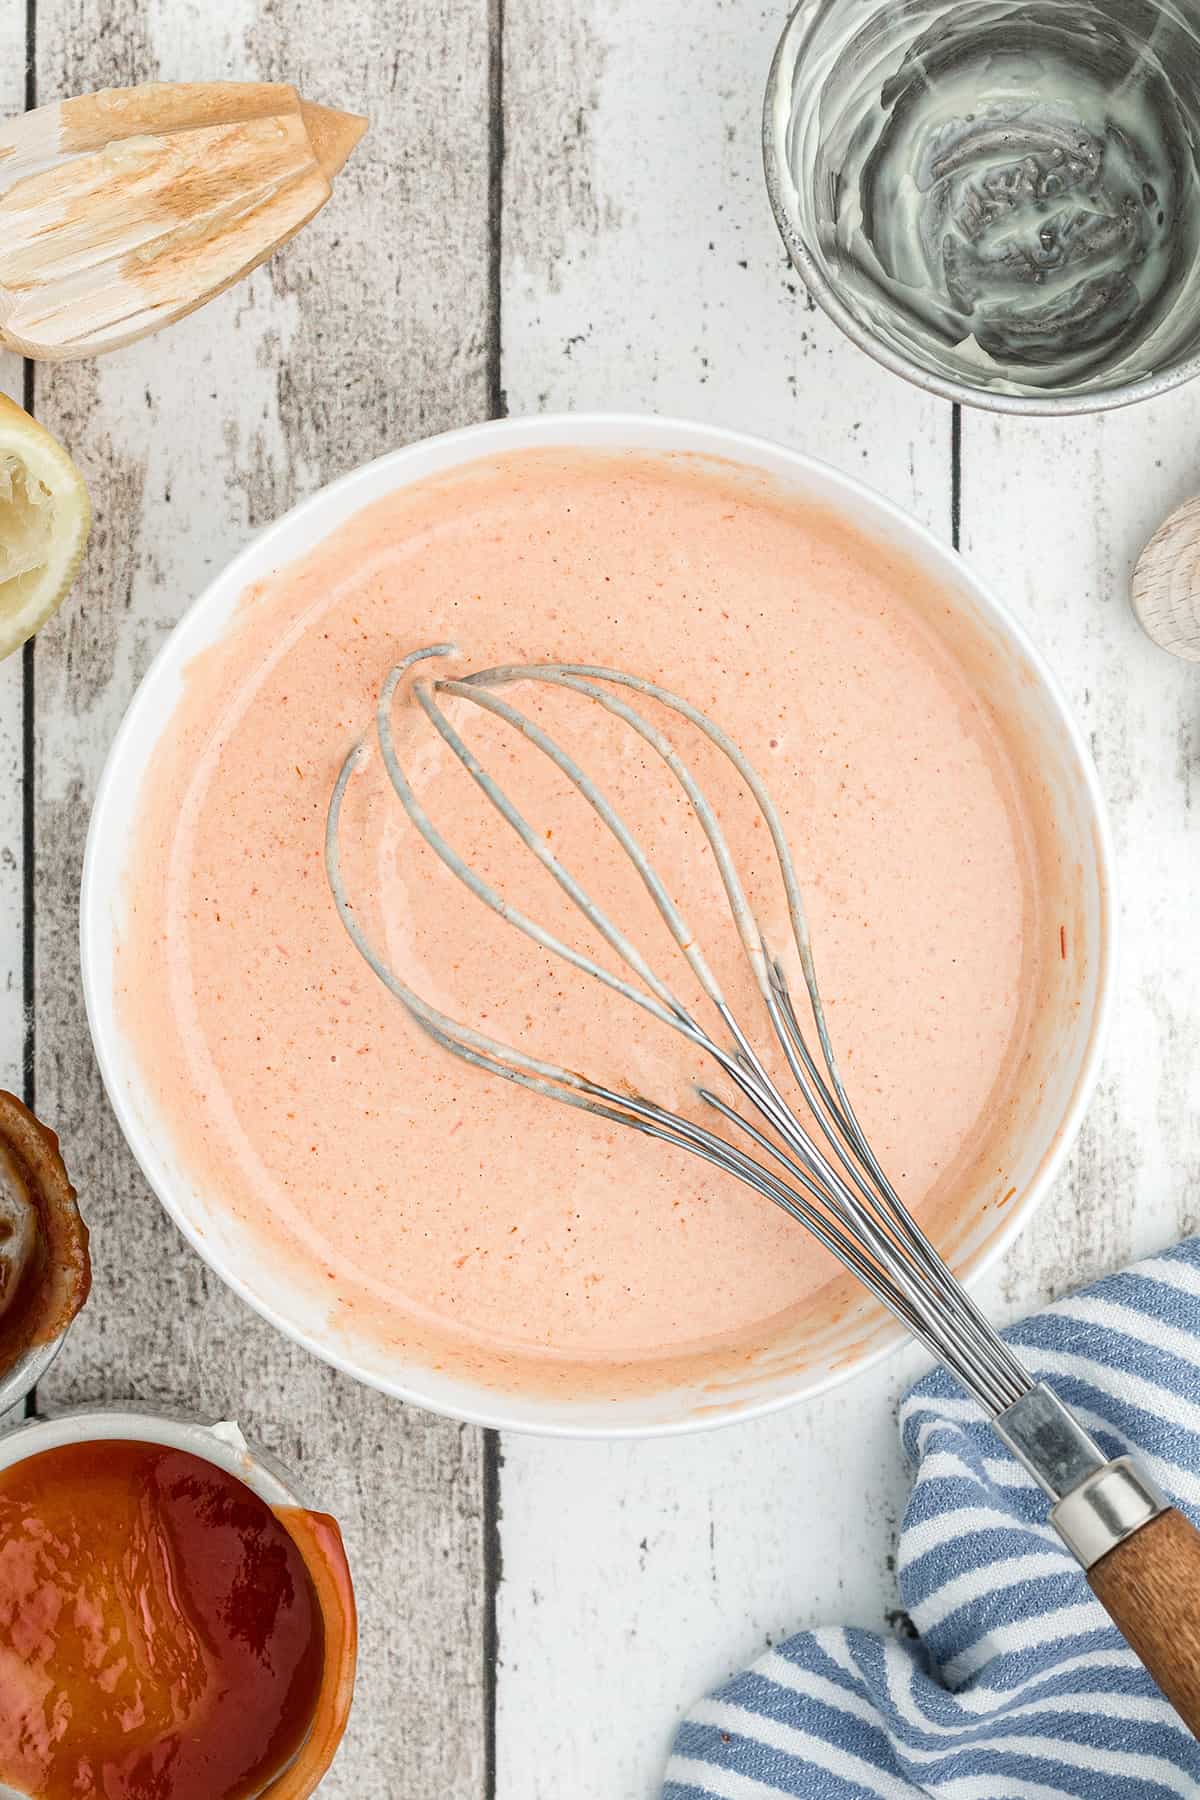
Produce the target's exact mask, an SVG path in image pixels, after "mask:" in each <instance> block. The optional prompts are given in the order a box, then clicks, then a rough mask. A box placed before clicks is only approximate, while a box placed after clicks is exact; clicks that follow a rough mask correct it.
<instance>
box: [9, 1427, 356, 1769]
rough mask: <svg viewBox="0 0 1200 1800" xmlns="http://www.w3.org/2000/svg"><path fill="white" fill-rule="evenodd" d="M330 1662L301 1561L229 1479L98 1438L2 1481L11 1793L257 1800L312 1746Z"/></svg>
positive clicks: (187, 1459)
mask: <svg viewBox="0 0 1200 1800" xmlns="http://www.w3.org/2000/svg"><path fill="white" fill-rule="evenodd" d="M283 1516H284V1517H286V1516H287V1515H286V1514H285V1515H283ZM297 1516H298V1518H300V1519H305V1520H307V1519H308V1518H309V1515H306V1514H299V1515H297ZM313 1522H314V1523H320V1524H321V1525H329V1526H332V1530H333V1533H334V1535H335V1537H336V1531H337V1528H336V1526H333V1525H332V1521H325V1520H322V1519H319V1516H318V1517H317V1518H314V1521H313ZM338 1543H339V1547H340V1539H339V1540H338ZM324 1663H325V1628H324V1624H323V1620H322V1612H321V1605H320V1602H319V1599H318V1596H317V1591H316V1588H315V1586H314V1583H313V1579H312V1576H311V1574H310V1572H309V1568H308V1565H307V1564H306V1562H305V1559H304V1557H303V1556H302V1555H301V1553H300V1550H299V1549H298V1548H297V1545H296V1543H295V1542H294V1541H293V1539H292V1537H291V1535H290V1534H289V1532H288V1531H287V1529H286V1528H285V1525H284V1523H283V1519H282V1518H281V1517H278V1516H276V1514H275V1513H274V1512H273V1511H272V1510H271V1508H270V1507H269V1506H267V1505H266V1503H265V1502H264V1501H263V1500H261V1499H260V1498H259V1497H258V1495H257V1494H255V1493H253V1492H252V1491H251V1490H250V1489H249V1488H248V1487H246V1486H245V1484H244V1483H242V1482H241V1481H238V1480H237V1479H236V1478H235V1477H234V1476H232V1475H228V1474H226V1473H225V1471H224V1470H222V1469H218V1468H216V1467H215V1466H214V1465H213V1464H212V1463H209V1462H206V1461H204V1460H203V1459H202V1458H200V1457H196V1456H191V1455H189V1454H187V1453H186V1452H184V1451H181V1450H173V1449H169V1448H166V1447H165V1446H163V1445H160V1444H148V1443H131V1442H125V1441H120V1440H98V1441H94V1442H91V1443H83V1444H70V1445H64V1446H62V1447H60V1448H59V1449H56V1450H47V1451H44V1452H43V1453H42V1454H40V1455H38V1456H32V1457H29V1458H28V1459H27V1460H26V1461H24V1462H21V1463H18V1464H16V1465H15V1466H13V1467H11V1468H8V1469H5V1470H2V1471H0V1783H8V1784H9V1785H11V1786H12V1787H14V1788H16V1789H17V1790H18V1792H20V1793H22V1794H28V1795H30V1796H34V1797H35V1800H86V1797H88V1796H92V1795H95V1796H97V1800H247V1797H248V1796H251V1795H257V1794H259V1793H260V1792H261V1791H262V1790H263V1789H264V1788H265V1787H266V1786H267V1785H268V1784H269V1783H270V1781H271V1779H272V1777H274V1776H275V1775H277V1774H278V1773H279V1772H280V1771H281V1770H282V1769H284V1768H286V1767H287V1765H288V1764H289V1763H290V1762H291V1761H292V1759H293V1758H294V1757H295V1756H296V1754H297V1752H298V1751H299V1749H300V1746H301V1745H302V1744H303V1743H304V1740H305V1738H306V1737H307V1736H308V1734H309V1730H310V1727H311V1725H312V1722H313V1717H314V1712H315V1710H316V1707H317V1700H318V1695H319V1693H320V1690H321V1686H322V1678H323V1673H324Z"/></svg>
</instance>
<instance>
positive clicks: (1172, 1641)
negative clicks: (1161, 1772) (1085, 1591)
mask: <svg viewBox="0 0 1200 1800" xmlns="http://www.w3.org/2000/svg"><path fill="white" fill-rule="evenodd" d="M1087 1578H1088V1583H1089V1585H1090V1587H1091V1590H1092V1592H1093V1593H1094V1594H1095V1596H1096V1598H1097V1600H1099V1602H1100V1604H1101V1606H1102V1607H1103V1608H1104V1610H1105V1612H1106V1613H1107V1614H1108V1616H1109V1618H1110V1619H1111V1620H1112V1622H1113V1624H1114V1625H1115V1626H1116V1627H1117V1630H1118V1631H1119V1632H1120V1633H1121V1635H1122V1637H1123V1638H1125V1640H1126V1641H1127V1643H1129V1644H1130V1646H1131V1647H1132V1648H1133V1649H1134V1650H1136V1652H1137V1654H1138V1656H1139V1657H1140V1658H1141V1660H1142V1662H1143V1663H1144V1664H1145V1665H1146V1668H1147V1670H1148V1671H1149V1673H1150V1674H1151V1675H1152V1676H1153V1677H1154V1679H1155V1681H1156V1682H1157V1683H1158V1685H1159V1687H1160V1688H1161V1689H1162V1691H1163V1693H1164V1694H1165V1695H1166V1697H1167V1699H1168V1700H1169V1701H1170V1702H1171V1705H1172V1706H1173V1707H1174V1708H1175V1711H1176V1712H1177V1713H1178V1714H1179V1716H1180V1718H1181V1719H1182V1720H1183V1722H1184V1724H1185V1725H1186V1726H1187V1727H1188V1729H1189V1730H1190V1731H1191V1732H1192V1733H1193V1735H1195V1736H1196V1737H1200V1532H1198V1531H1197V1530H1196V1529H1195V1527H1194V1526H1193V1525H1192V1524H1191V1523H1190V1522H1189V1521H1188V1520H1187V1519H1185V1518H1184V1516H1183V1514H1182V1513H1181V1512H1178V1511H1177V1510H1176V1509H1175V1508H1174V1507H1173V1506H1172V1507H1168V1509H1167V1510H1166V1512H1161V1513H1159V1514H1158V1515H1157V1517H1156V1518H1153V1519H1151V1520H1150V1521H1149V1522H1148V1523H1147V1524H1145V1525H1142V1526H1140V1527H1139V1528H1138V1530H1137V1531H1135V1532H1134V1533H1133V1534H1132V1536H1130V1537H1127V1538H1126V1539H1125V1540H1124V1542H1122V1543H1120V1544H1118V1545H1117V1546H1116V1548H1115V1549H1114V1550H1110V1551H1109V1552H1108V1555H1107V1556H1103V1557H1101V1559H1100V1561H1099V1562H1097V1563H1093V1565H1092V1567H1091V1568H1090V1569H1089V1570H1088V1572H1087Z"/></svg>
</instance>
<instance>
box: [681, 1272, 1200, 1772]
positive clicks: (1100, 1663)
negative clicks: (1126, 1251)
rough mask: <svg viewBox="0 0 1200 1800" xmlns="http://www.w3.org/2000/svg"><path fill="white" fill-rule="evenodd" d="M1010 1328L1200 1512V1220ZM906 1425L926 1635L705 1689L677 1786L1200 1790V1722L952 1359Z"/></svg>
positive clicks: (908, 1578)
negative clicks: (1186, 1715)
mask: <svg viewBox="0 0 1200 1800" xmlns="http://www.w3.org/2000/svg"><path fill="white" fill-rule="evenodd" d="M1007 1335H1008V1337H1009V1338H1010V1339H1011V1340H1012V1342H1013V1343H1014V1344H1017V1345H1019V1346H1020V1348H1021V1350H1022V1352H1023V1355H1024V1359H1025V1361H1026V1363H1027V1365H1028V1366H1029V1368H1030V1369H1031V1370H1032V1371H1033V1372H1034V1373H1035V1374H1036V1375H1039V1376H1045V1377H1046V1378H1047V1379H1048V1380H1049V1381H1050V1382H1052V1384H1053V1385H1054V1387H1055V1388H1056V1389H1057V1391H1058V1392H1059V1393H1060V1394H1061V1395H1062V1397H1063V1399H1064V1400H1066V1401H1067V1402H1068V1403H1069V1404H1070V1405H1071V1406H1072V1407H1073V1408H1074V1409H1075V1412H1076V1414H1077V1415H1078V1417H1079V1418H1080V1419H1081V1420H1082V1421H1083V1423H1084V1424H1085V1425H1086V1426H1088V1427H1089V1429H1090V1430H1091V1431H1093V1432H1094V1433H1095V1435H1096V1437H1097V1438H1098V1439H1099V1441H1100V1443H1101V1444H1102V1445H1103V1446H1104V1448H1105V1449H1106V1450H1107V1451H1108V1452H1109V1453H1110V1454H1112V1455H1116V1454H1118V1453H1119V1452H1122V1451H1125V1450H1129V1449H1133V1448H1136V1449H1138V1450H1139V1451H1140V1453H1141V1455H1142V1458H1143V1460H1144V1461H1145V1462H1146V1464H1147V1465H1148V1467H1149V1469H1150V1470H1151V1472H1152V1473H1153V1474H1154V1476H1155V1477H1156V1479H1157V1480H1158V1482H1159V1483H1160V1485H1161V1486H1162V1487H1163V1488H1165V1489H1166V1491H1167V1493H1168V1494H1169V1495H1170V1496H1171V1497H1172V1498H1173V1499H1174V1500H1175V1501H1176V1502H1177V1504H1178V1505H1179V1506H1181V1507H1182V1508H1183V1510H1184V1511H1185V1512H1187V1513H1188V1514H1190V1516H1191V1518H1192V1519H1193V1521H1194V1522H1200V1238H1192V1239H1190V1240H1189V1241H1188V1242H1187V1243H1184V1244H1180V1245H1179V1246H1178V1247H1177V1248H1176V1249H1174V1250H1170V1251H1168V1252H1167V1253H1166V1254H1165V1255H1163V1256H1158V1257H1154V1258H1152V1259H1151V1260H1150V1261H1148V1262H1143V1263H1138V1264H1135V1266H1134V1267H1133V1268H1131V1269H1128V1270H1126V1272H1125V1273H1124V1274H1122V1275H1113V1276H1110V1277H1109V1278H1108V1279H1107V1280H1105V1281H1102V1282H1100V1283H1099V1285H1098V1286H1096V1287H1094V1288H1090V1289H1089V1290H1088V1291H1087V1292H1086V1293H1083V1294H1077V1295H1076V1296H1075V1297H1074V1298H1073V1299H1070V1300H1064V1301H1061V1302H1060V1303H1059V1304H1058V1305H1056V1306H1052V1307H1050V1308H1048V1310H1047V1311H1046V1312H1044V1313H1040V1314H1038V1316H1037V1317H1036V1318H1032V1319H1028V1320H1026V1322H1025V1323H1024V1324H1023V1325H1018V1326H1016V1327H1015V1328H1014V1329H1013V1330H1012V1331H1010V1332H1009V1333H1008V1334H1007ZM901 1428H902V1434H903V1439H904V1444H905V1448H906V1450H907V1451H908V1454H909V1456H910V1458H911V1460H912V1462H913V1463H914V1464H915V1466H916V1480H915V1483H914V1486H913V1491H912V1498H911V1500H910V1502H909V1506H908V1511H907V1513H906V1515H905V1519H904V1526H903V1530H902V1533H901V1538H900V1555H899V1580H900V1592H901V1598H902V1600H903V1604H904V1607H905V1609H906V1611H907V1613H908V1615H909V1617H910V1618H911V1620H912V1622H913V1625H914V1626H915V1627H916V1630H917V1632H918V1634H919V1636H918V1639H917V1640H916V1641H915V1642H914V1641H900V1640H898V1639H891V1638H884V1637H879V1636H876V1635H875V1634H874V1633H872V1632H869V1631H850V1630H837V1629H827V1630H821V1631H805V1632H801V1633H800V1635H799V1636H798V1637H794V1638H791V1639H789V1641H788V1642H787V1643H785V1644H783V1645H782V1646H781V1647H780V1648H779V1649H778V1650H773V1651H771V1652H770V1653H769V1654H768V1655H766V1656H764V1657H762V1658H761V1659H760V1660H759V1661H758V1662H757V1663H755V1664H754V1666H753V1668H750V1669H747V1670H746V1671H745V1672H744V1673H743V1674H741V1675H738V1676H735V1678H734V1679H733V1680H732V1681H730V1682H728V1683H727V1684H726V1685H725V1686H724V1687H723V1688H721V1689H719V1690H718V1692H717V1693H716V1694H714V1695H713V1696H712V1697H711V1698H710V1699H707V1700H702V1701H701V1702H700V1704H699V1705H698V1706H697V1707H695V1708H694V1709H693V1711H692V1712H691V1714H690V1715H689V1717H688V1718H687V1719H686V1720H685V1721H684V1723H683V1725H682V1726H681V1727H680V1729H679V1733H678V1736H677V1738H676V1740H675V1750H674V1754H673V1756H672V1758H671V1761H670V1764H669V1766H668V1769H667V1781H666V1787H665V1789H664V1794H663V1800H701V1797H702V1796H703V1797H704V1800H710V1797H712V1800H780V1796H783V1795H789V1794H790V1795H804V1796H805V1797H806V1800H923V1796H926V1795H935V1796H938V1797H939V1800H1058V1797H1059V1796H1061V1795H1064V1794H1065V1795H1074V1796H1085V1797H1086V1800H1101V1797H1103V1800H1115V1797H1116V1796H1120V1800H1171V1797H1175V1796H1183V1800H1198V1797H1200V1743H1197V1742H1196V1740H1195V1739H1194V1738H1193V1737H1192V1736H1191V1735H1190V1733H1188V1732H1187V1731H1186V1730H1185V1728H1184V1727H1183V1726H1182V1725H1181V1724H1180V1722H1179V1720H1178V1719H1177V1718H1176V1716H1175V1714H1174V1713H1173V1712H1172V1711H1171V1709H1170V1707H1169V1706H1168V1705H1167V1703H1166V1701H1165V1700H1164V1699H1163V1698H1162V1696H1161V1695H1160V1694H1159V1692H1158V1689H1157V1688H1156V1687H1155V1686H1154V1685H1153V1683H1152V1682H1151V1680H1150V1678H1149V1676H1148V1675H1146V1674H1145V1673H1144V1671H1143V1670H1142V1668H1141V1666H1140V1664H1139V1663H1138V1662H1137V1660H1136V1658H1135V1657H1134V1655H1133V1652H1132V1651H1131V1650H1129V1649H1128V1647H1127V1646H1126V1645H1125V1643H1124V1642H1123V1640H1122V1639H1121V1637H1120V1636H1119V1635H1118V1633H1117V1632H1116V1630H1115V1629H1114V1628H1113V1627H1112V1626H1111V1625H1110V1624H1109V1622H1108V1619H1107V1617H1106V1615H1105V1614H1104V1613H1103V1611H1102V1610H1101V1608H1100V1606H1099V1604H1098V1603H1097V1601H1095V1600H1094V1599H1093V1598H1092V1595H1091V1592H1090V1590H1089V1589H1088V1587H1087V1584H1086V1583H1085V1581H1084V1579H1083V1576H1082V1574H1081V1573H1080V1571H1079V1569H1078V1567H1077V1566H1076V1564H1075V1563H1074V1561H1073V1560H1072V1558H1071V1557H1070V1556H1069V1555H1068V1554H1067V1552H1066V1551H1065V1550H1064V1549H1063V1548H1062V1546H1061V1544H1060V1543H1059V1541H1058V1538H1057V1537H1056V1536H1055V1534H1054V1532H1053V1530H1052V1528H1051V1527H1050V1526H1049V1525H1048V1524H1047V1522H1046V1503H1045V1501H1044V1500H1043V1499H1042V1497H1041V1496H1040V1495H1039V1493H1038V1491H1037V1490H1036V1488H1035V1487H1034V1485H1033V1483H1032V1481H1031V1480H1030V1479H1029V1477H1028V1476H1027V1475H1026V1474H1025V1473H1024V1471H1023V1470H1021V1469H1019V1468H1018V1467H1017V1465H1016V1464H1015V1463H1014V1462H1013V1461H1012V1460H1011V1459H1010V1458H1009V1457H1008V1456H1007V1455H1006V1454H1005V1452H1004V1451H1003V1450H1002V1449H1001V1447H1000V1444H999V1442H998V1441H997V1439H996V1438H995V1437H994V1436H993V1434H992V1432H991V1429H990V1427H989V1426H988V1425H986V1424H985V1423H984V1422H983V1420H982V1419H981V1417H980V1415H979V1413H978V1411H977V1410H976V1408H975V1407H974V1406H973V1405H972V1404H971V1403H969V1402H968V1401H967V1400H966V1399H965V1398H963V1396H962V1395H961V1393H960V1392H959V1390H958V1389H957V1388H956V1387H955V1386H954V1384H953V1382H951V1380H950V1379H949V1377H948V1376H945V1375H943V1374H942V1373H940V1372H938V1373H935V1374H933V1375H930V1376H928V1377H927V1378H926V1379H925V1380H924V1381H922V1382H921V1383H920V1384H919V1385H918V1386H917V1387H916V1388H914V1390H913V1392H912V1393H911V1394H910V1395H909V1396H908V1399H907V1400H906V1401H905V1403H904V1406H903V1408H902V1411H901Z"/></svg>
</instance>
